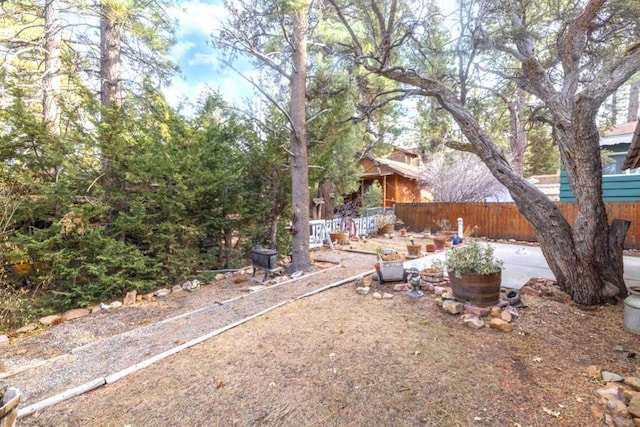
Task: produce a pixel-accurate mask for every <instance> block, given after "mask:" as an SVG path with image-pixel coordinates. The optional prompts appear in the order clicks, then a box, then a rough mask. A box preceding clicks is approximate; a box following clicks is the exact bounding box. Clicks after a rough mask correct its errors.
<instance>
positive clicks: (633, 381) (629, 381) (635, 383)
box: [624, 377, 640, 391]
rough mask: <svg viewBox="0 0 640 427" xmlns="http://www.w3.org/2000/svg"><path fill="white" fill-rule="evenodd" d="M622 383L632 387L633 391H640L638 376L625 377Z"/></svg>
mask: <svg viewBox="0 0 640 427" xmlns="http://www.w3.org/2000/svg"><path fill="white" fill-rule="evenodd" d="M624 383H625V384H626V385H628V386H629V387H631V388H632V389H634V390H635V391H640V378H638V377H626V378H625V379H624Z"/></svg>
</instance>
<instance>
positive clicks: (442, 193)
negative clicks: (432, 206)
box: [420, 152, 504, 203]
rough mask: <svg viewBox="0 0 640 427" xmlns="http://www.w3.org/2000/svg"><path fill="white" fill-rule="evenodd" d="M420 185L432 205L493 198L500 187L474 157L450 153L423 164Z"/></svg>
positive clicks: (468, 154)
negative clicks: (423, 168) (431, 197)
mask: <svg viewBox="0 0 640 427" xmlns="http://www.w3.org/2000/svg"><path fill="white" fill-rule="evenodd" d="M420 183H421V185H422V186H423V187H424V188H425V189H426V190H428V191H430V192H431V194H432V195H433V198H434V201H435V202H443V203H450V202H482V201H485V200H486V199H488V198H491V197H496V196H498V195H499V193H500V192H502V191H504V186H503V185H502V184H500V182H499V181H498V180H497V179H496V178H495V177H494V176H493V175H492V174H491V172H490V171H489V169H487V167H486V166H485V164H484V163H482V161H481V160H480V159H478V157H477V156H474V155H473V154H470V153H461V152H452V153H447V154H437V155H435V156H434V157H432V158H431V160H429V161H428V162H427V163H426V164H425V172H424V173H423V174H422V178H421V180H420Z"/></svg>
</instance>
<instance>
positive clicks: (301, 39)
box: [290, 7, 311, 271]
mask: <svg viewBox="0 0 640 427" xmlns="http://www.w3.org/2000/svg"><path fill="white" fill-rule="evenodd" d="M306 12H307V11H306V8H302V7H300V8H298V9H297V10H296V11H294V12H293V20H294V22H293V74H292V77H291V111H290V116H291V126H292V128H293V129H292V132H291V140H290V142H291V186H292V220H291V221H292V225H293V227H292V232H293V238H292V241H291V270H292V271H307V270H309V269H310V268H311V261H310V258H309V235H310V233H309V174H308V165H307V121H306V110H305V97H306V82H307V16H306Z"/></svg>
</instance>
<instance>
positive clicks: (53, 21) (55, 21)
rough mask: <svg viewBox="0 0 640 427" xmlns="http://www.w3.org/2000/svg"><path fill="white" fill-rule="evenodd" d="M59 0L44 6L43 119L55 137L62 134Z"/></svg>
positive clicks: (50, 0)
mask: <svg viewBox="0 0 640 427" xmlns="http://www.w3.org/2000/svg"><path fill="white" fill-rule="evenodd" d="M59 8H60V5H59V2H58V0H47V1H46V2H45V6H44V74H43V75H42V119H43V121H44V123H45V125H46V126H47V130H48V131H49V134H50V135H51V136H52V137H53V138H57V137H58V136H59V135H60V105H59V97H60V87H61V84H60V81H61V79H60V68H61V61H60V47H61V45H62V29H61V28H60V16H59Z"/></svg>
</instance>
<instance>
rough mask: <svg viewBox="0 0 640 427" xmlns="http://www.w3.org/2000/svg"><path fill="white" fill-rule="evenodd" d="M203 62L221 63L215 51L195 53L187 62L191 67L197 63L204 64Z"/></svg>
mask: <svg viewBox="0 0 640 427" xmlns="http://www.w3.org/2000/svg"><path fill="white" fill-rule="evenodd" d="M203 64H211V65H218V64H219V61H218V57H217V56H216V55H215V54H213V53H210V54H207V53H201V52H198V53H196V54H195V55H193V57H191V59H190V60H189V62H188V63H187V65H189V67H194V66H196V65H203Z"/></svg>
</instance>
